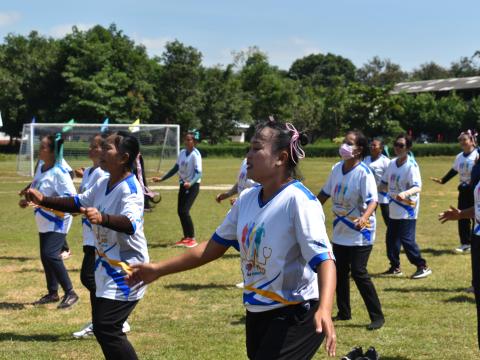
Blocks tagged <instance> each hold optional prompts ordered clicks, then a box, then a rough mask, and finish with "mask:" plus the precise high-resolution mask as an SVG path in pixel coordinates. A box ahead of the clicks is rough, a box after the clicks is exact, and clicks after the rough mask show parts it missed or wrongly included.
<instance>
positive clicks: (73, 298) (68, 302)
mask: <svg viewBox="0 0 480 360" xmlns="http://www.w3.org/2000/svg"><path fill="white" fill-rule="evenodd" d="M78 300H79V297H78V295H77V294H76V293H75V291H73V290H72V291H70V292H69V293H68V294H65V295H64V296H63V298H62V301H61V302H60V304H58V306H57V309H68V308H69V307H72V306H73V305H75V304H76V303H77V302H78Z"/></svg>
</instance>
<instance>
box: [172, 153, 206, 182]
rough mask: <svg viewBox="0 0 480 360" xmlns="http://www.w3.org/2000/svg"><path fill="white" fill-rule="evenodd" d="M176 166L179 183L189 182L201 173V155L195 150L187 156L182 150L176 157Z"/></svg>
mask: <svg viewBox="0 0 480 360" xmlns="http://www.w3.org/2000/svg"><path fill="white" fill-rule="evenodd" d="M177 165H178V176H179V178H180V183H184V182H191V181H192V180H193V179H194V178H195V176H197V174H199V173H201V172H202V155H200V152H199V151H198V150H197V149H195V148H193V150H192V151H191V152H190V153H189V154H188V153H187V150H185V149H183V150H182V151H180V155H178V159H177ZM201 180H202V179H201V178H200V179H198V181H197V183H200V181H201Z"/></svg>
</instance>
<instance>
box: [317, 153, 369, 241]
mask: <svg viewBox="0 0 480 360" xmlns="http://www.w3.org/2000/svg"><path fill="white" fill-rule="evenodd" d="M343 164H344V161H340V162H339V163H337V164H336V165H335V166H334V167H333V170H332V172H331V173H330V176H329V177H328V180H327V183H326V184H325V186H324V187H323V189H322V191H321V192H322V194H324V195H325V196H328V197H331V198H332V211H333V214H334V216H335V219H334V221H333V239H332V242H333V243H335V244H338V245H343V246H367V245H373V243H374V242H375V228H376V219H375V212H373V213H372V215H371V216H370V218H369V223H368V225H367V226H366V227H365V228H364V229H361V230H360V229H357V228H356V227H355V220H356V219H358V218H359V217H360V216H362V215H363V214H364V213H365V210H367V207H368V204H370V202H372V201H375V202H378V195H377V184H376V183H375V177H374V176H373V173H372V171H371V170H370V168H369V167H368V166H367V165H365V163H363V162H360V163H359V164H358V165H356V166H355V167H354V168H352V169H351V170H350V171H348V172H347V173H344V172H343Z"/></svg>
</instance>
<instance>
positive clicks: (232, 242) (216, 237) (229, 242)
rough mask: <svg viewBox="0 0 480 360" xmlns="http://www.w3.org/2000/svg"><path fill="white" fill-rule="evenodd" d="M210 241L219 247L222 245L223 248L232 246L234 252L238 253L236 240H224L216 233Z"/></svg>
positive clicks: (238, 248) (238, 247)
mask: <svg viewBox="0 0 480 360" xmlns="http://www.w3.org/2000/svg"><path fill="white" fill-rule="evenodd" d="M212 240H213V241H215V242H217V243H219V244H220V245H223V246H226V247H230V246H233V247H234V248H235V250H237V251H240V246H239V245H238V241H237V240H227V239H224V238H222V237H221V236H220V235H218V234H217V233H213V235H212Z"/></svg>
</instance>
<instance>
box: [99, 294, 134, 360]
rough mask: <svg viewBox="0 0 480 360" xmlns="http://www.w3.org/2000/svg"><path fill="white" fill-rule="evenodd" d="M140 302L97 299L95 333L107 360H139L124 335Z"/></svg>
mask: <svg viewBox="0 0 480 360" xmlns="http://www.w3.org/2000/svg"><path fill="white" fill-rule="evenodd" d="M137 303H138V301H119V300H110V299H105V298H100V297H96V298H95V300H94V306H93V307H92V313H93V333H94V334H95V337H96V338H97V341H98V343H99V344H100V346H101V348H102V351H103V355H104V356H105V359H107V360H133V359H138V357H137V354H136V353H135V350H134V348H133V346H132V344H130V342H129V341H128V339H127V336H126V335H125V334H124V333H123V331H122V327H123V323H124V322H125V321H126V320H127V318H128V316H129V315H130V313H131V312H132V311H133V309H134V308H135V306H136V305H137Z"/></svg>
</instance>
